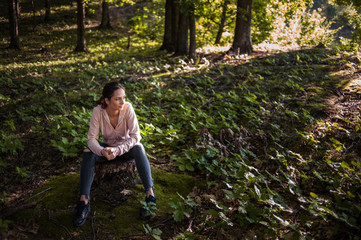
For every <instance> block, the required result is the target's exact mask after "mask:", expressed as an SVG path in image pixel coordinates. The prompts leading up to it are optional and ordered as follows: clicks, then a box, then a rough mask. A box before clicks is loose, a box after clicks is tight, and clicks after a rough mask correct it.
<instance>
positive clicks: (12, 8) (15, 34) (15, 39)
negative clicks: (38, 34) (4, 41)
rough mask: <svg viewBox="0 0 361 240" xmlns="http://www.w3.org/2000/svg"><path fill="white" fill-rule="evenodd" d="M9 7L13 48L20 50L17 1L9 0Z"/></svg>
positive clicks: (11, 44)
mask: <svg viewBox="0 0 361 240" xmlns="http://www.w3.org/2000/svg"><path fill="white" fill-rule="evenodd" d="M8 7H9V23H10V45H9V48H11V49H18V50H20V41H19V30H18V19H17V17H16V2H15V0H8Z"/></svg>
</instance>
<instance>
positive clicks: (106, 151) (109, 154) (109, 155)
mask: <svg viewBox="0 0 361 240" xmlns="http://www.w3.org/2000/svg"><path fill="white" fill-rule="evenodd" d="M101 154H102V155H103V156H104V157H105V158H106V159H107V160H108V161H110V160H113V159H114V158H116V156H117V155H118V150H117V149H116V148H112V147H106V148H103V150H102V151H101Z"/></svg>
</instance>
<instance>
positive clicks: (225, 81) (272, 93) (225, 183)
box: [0, 5, 361, 239]
mask: <svg viewBox="0 0 361 240" xmlns="http://www.w3.org/2000/svg"><path fill="white" fill-rule="evenodd" d="M74 8H75V6H72V7H70V5H68V6H66V7H59V9H57V11H56V14H58V16H57V17H58V18H62V19H65V20H63V21H54V22H53V23H51V24H39V25H38V26H37V27H36V31H26V33H27V34H28V35H26V36H23V37H22V43H23V45H24V49H23V51H20V52H18V51H12V50H4V51H2V52H1V54H2V55H1V56H2V57H1V58H0V175H1V181H0V193H1V194H0V203H1V207H5V208H6V207H7V206H12V205H11V203H9V201H10V200H11V199H14V195H15V193H14V192H12V191H15V190H14V189H13V188H12V186H14V185H15V186H26V187H27V186H28V185H29V184H31V183H34V182H36V181H39V182H40V180H41V179H44V178H48V179H52V181H49V182H47V183H46V184H45V185H44V186H43V187H42V188H41V189H39V190H38V191H35V192H34V194H36V193H39V195H37V196H36V197H34V198H31V199H29V200H28V202H34V203H35V204H36V205H35V207H34V209H27V210H23V211H21V212H19V213H17V214H16V215H14V216H12V217H11V218H9V219H7V218H6V219H0V230H1V231H2V232H6V231H7V230H13V229H17V227H18V226H21V228H22V229H26V231H27V233H28V235H27V236H30V238H31V237H34V238H37V239H54V238H56V239H61V238H62V237H63V238H65V239H66V238H72V239H84V238H92V237H93V236H94V233H93V231H95V232H96V235H97V236H98V237H99V238H100V239H116V238H117V237H120V236H124V235H125V236H128V235H134V234H139V235H141V236H139V238H148V239H149V238H150V237H153V238H157V237H158V238H159V237H162V238H164V239H167V238H176V237H178V238H179V239H183V238H186V237H187V238H189V239H202V238H203V239H207V237H208V236H212V237H214V238H219V239H232V237H234V235H236V236H237V237H239V238H242V239H254V238H255V237H257V238H259V239H276V238H282V239H353V238H354V237H355V236H359V235H360V226H361V225H360V223H361V219H360V216H361V214H360V213H361V195H360V192H361V189H360V186H361V180H360V177H361V175H360V171H361V164H360V155H361V152H360V149H361V136H360V131H361V120H360V117H359V103H360V85H359V84H358V85H357V82H359V81H357V76H358V74H359V72H360V70H361V64H360V56H359V54H357V53H349V52H338V51H336V50H331V49H323V48H314V49H304V50H295V51H290V52H281V53H275V54H272V55H268V53H267V54H266V53H264V55H263V56H262V54H261V53H258V54H259V55H260V56H259V57H257V58H256V57H253V56H228V55H225V56H224V58H221V57H222V56H221V55H219V56H216V58H217V60H215V59H213V57H214V56H212V55H209V56H207V55H202V57H201V58H200V59H198V60H196V61H188V60H187V59H185V58H175V57H169V56H166V55H163V53H162V52H158V51H156V50H154V48H153V47H154V43H153V42H151V41H150V39H147V40H144V39H141V37H139V36H137V34H135V35H134V36H132V47H131V48H130V49H127V47H126V44H127V40H128V39H127V35H126V34H125V32H126V31H128V29H123V28H122V27H121V26H117V28H116V30H115V31H113V30H106V31H100V30H99V29H97V28H91V29H88V30H87V32H86V34H87V39H89V41H88V42H87V43H88V48H89V50H90V53H87V54H85V53H84V54H83V53H82V54H78V53H73V49H74V48H75V28H72V26H74V19H73V17H69V18H65V16H67V15H69V16H70V14H73V12H72V11H74ZM71 16H73V15H71ZM138 20H139V19H138ZM140 20H141V19H140ZM23 21H25V22H26V21H30V15H26V16H25V17H24V18H23ZM1 24H3V22H1ZM21 26H22V27H24V28H25V27H27V28H29V29H31V28H32V26H30V25H25V24H22V25H21ZM29 29H28V30H29ZM20 30H25V29H20ZM20 32H21V31H20ZM23 32H25V31H23ZM39 42H40V43H41V44H40V43H39ZM6 43H7V40H6V38H5V37H3V38H1V39H0V45H5V44H6ZM45 48H46V49H45ZM220 59H221V60H220ZM354 80H356V81H354ZM110 81H119V82H121V83H122V84H123V85H124V86H125V88H126V94H127V101H129V102H131V103H132V104H133V106H134V109H135V111H136V113H137V117H138V121H139V125H140V129H141V135H142V143H143V145H144V146H145V148H146V152H147V154H148V157H149V159H150V162H151V163H152V164H154V166H155V167H159V168H160V167H161V166H163V165H162V164H165V165H164V166H167V168H169V169H170V170H171V171H172V172H184V173H185V174H187V175H194V176H197V179H201V181H202V184H203V186H202V187H200V186H197V188H192V187H193V185H194V180H193V178H191V177H189V176H186V175H177V174H171V173H167V172H165V171H160V170H156V171H155V172H154V180H155V184H156V193H157V197H158V210H157V214H159V215H160V216H161V217H164V216H165V215H166V216H168V215H169V216H168V217H170V218H169V219H170V220H169V221H167V222H166V224H165V223H164V222H163V223H161V224H157V225H156V224H154V225H153V224H152V223H149V225H146V224H147V223H145V222H142V221H139V220H137V216H138V211H139V208H140V206H141V204H140V201H143V200H144V194H143V193H142V190H141V189H142V187H141V186H136V187H135V188H134V189H133V190H134V191H135V194H134V195H133V196H131V197H130V198H129V199H128V200H127V201H126V202H125V203H124V204H123V205H121V206H119V207H116V208H115V209H113V210H112V211H111V212H110V211H109V206H108V205H107V204H106V203H104V202H102V201H101V200H100V199H99V198H97V197H96V196H95V198H94V200H93V202H92V208H93V211H92V216H91V217H90V218H89V220H88V221H87V223H86V225H85V226H84V227H82V228H80V229H74V228H73V227H72V226H71V221H72V216H73V209H74V207H75V204H76V198H77V189H78V181H79V180H78V179H79V175H78V174H70V175H64V172H66V173H68V172H69V169H71V171H72V172H74V171H75V170H76V169H78V168H79V164H80V159H79V156H80V154H81V150H82V149H83V148H84V146H85V145H86V134H87V131H88V123H89V118H90V116H91V110H92V108H93V106H94V102H95V101H96V100H97V99H98V98H99V96H100V94H101V89H102V87H103V85H104V84H105V83H107V82H110ZM158 164H159V165H158ZM59 175H60V176H59ZM24 188H25V187H24ZM44 190H46V191H44ZM41 191H44V192H41ZM177 193H179V194H177ZM34 194H33V195H34ZM8 220H11V222H8ZM163 220H164V219H163ZM175 222H177V223H178V224H175ZM143 224H144V225H143ZM169 229H171V230H172V231H170V230H169ZM26 231H25V232H26ZM97 231H99V232H97ZM162 232H163V233H162ZM170 232H172V233H170ZM144 233H146V234H147V235H146V236H145V235H144ZM172 234H173V235H172ZM232 234H233V235H232Z"/></svg>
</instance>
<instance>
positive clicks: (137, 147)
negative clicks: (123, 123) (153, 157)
mask: <svg viewBox="0 0 361 240" xmlns="http://www.w3.org/2000/svg"><path fill="white" fill-rule="evenodd" d="M133 151H135V152H137V153H143V154H145V150H144V147H143V145H142V144H137V145H135V146H134V147H133Z"/></svg>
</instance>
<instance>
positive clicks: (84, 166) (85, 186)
mask: <svg viewBox="0 0 361 240" xmlns="http://www.w3.org/2000/svg"><path fill="white" fill-rule="evenodd" d="M101 145H102V146H103V147H107V146H106V145H104V144H101ZM98 159H99V160H102V161H104V160H105V161H107V160H106V158H105V157H103V156H98V155H96V154H95V153H93V152H91V151H90V152H83V160H82V162H81V168H80V195H85V196H86V197H87V198H88V199H90V198H89V196H90V188H91V185H92V183H93V179H94V166H95V162H96V161H98ZM132 159H135V165H136V167H137V170H138V174H139V176H140V179H141V180H142V183H143V186H144V189H145V191H148V190H149V188H153V179H152V174H151V170H150V165H149V161H148V158H147V155H146V154H145V151H144V147H143V145H141V144H139V145H135V146H134V147H133V148H132V149H130V150H129V151H128V152H126V153H124V154H123V155H120V156H117V157H116V158H115V159H113V160H111V161H115V162H124V161H125V162H126V161H130V160H132Z"/></svg>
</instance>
